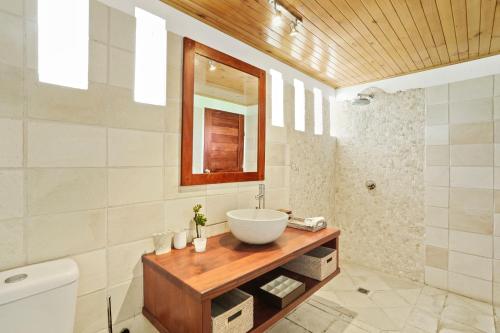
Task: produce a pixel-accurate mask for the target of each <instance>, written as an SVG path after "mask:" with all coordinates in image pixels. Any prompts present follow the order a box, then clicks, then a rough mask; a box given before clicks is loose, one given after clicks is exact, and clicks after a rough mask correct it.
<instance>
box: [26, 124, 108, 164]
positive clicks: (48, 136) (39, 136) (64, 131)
mask: <svg viewBox="0 0 500 333" xmlns="http://www.w3.org/2000/svg"><path fill="white" fill-rule="evenodd" d="M27 132H28V166H29V167H103V166H105V165H106V129H105V128H102V127H97V126H81V125H68V124H64V123H53V122H45V121H29V122H28V129H27Z"/></svg>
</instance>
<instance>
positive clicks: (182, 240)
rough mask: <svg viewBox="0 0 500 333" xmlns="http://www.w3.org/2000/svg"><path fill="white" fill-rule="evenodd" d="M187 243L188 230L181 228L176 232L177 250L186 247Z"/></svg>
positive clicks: (175, 245)
mask: <svg viewBox="0 0 500 333" xmlns="http://www.w3.org/2000/svg"><path fill="white" fill-rule="evenodd" d="M186 243H187V231H186V230H180V231H177V232H175V233H174V247H175V248H176V249H177V250H180V249H183V248H185V247H186Z"/></svg>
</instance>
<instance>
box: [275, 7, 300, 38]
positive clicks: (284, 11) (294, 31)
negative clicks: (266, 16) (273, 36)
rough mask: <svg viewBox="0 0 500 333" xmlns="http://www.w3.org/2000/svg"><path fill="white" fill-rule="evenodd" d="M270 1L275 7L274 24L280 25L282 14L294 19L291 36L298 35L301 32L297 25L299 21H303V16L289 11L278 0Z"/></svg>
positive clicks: (291, 25)
mask: <svg viewBox="0 0 500 333" xmlns="http://www.w3.org/2000/svg"><path fill="white" fill-rule="evenodd" d="M268 2H269V4H270V5H271V6H272V7H273V9H274V17H273V25H279V24H280V23H281V21H282V16H286V17H287V18H289V19H290V20H291V21H292V23H291V24H290V36H296V35H297V34H298V32H299V31H298V29H297V27H298V26H299V23H302V18H301V17H299V16H297V15H295V14H294V13H292V12H291V11H289V10H288V9H287V8H286V7H285V6H283V5H282V4H280V3H279V2H278V1H277V0H268Z"/></svg>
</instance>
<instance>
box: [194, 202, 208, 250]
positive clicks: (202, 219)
mask: <svg viewBox="0 0 500 333" xmlns="http://www.w3.org/2000/svg"><path fill="white" fill-rule="evenodd" d="M201 208H202V205H200V204H197V205H195V206H194V207H193V212H194V217H193V221H194V224H195V226H196V238H195V239H193V244H194V250H195V251H196V252H205V249H206V247H207V239H206V238H205V237H202V235H201V227H204V226H205V224H206V223H207V217H206V216H205V214H203V213H200V210H201Z"/></svg>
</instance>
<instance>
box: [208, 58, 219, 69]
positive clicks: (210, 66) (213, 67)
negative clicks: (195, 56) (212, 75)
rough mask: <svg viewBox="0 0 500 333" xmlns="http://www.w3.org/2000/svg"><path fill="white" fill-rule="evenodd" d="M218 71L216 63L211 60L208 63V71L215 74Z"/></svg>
mask: <svg viewBox="0 0 500 333" xmlns="http://www.w3.org/2000/svg"><path fill="white" fill-rule="evenodd" d="M216 69H217V66H215V64H214V62H213V61H212V60H209V61H208V70H209V71H211V72H213V71H214V70H216Z"/></svg>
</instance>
